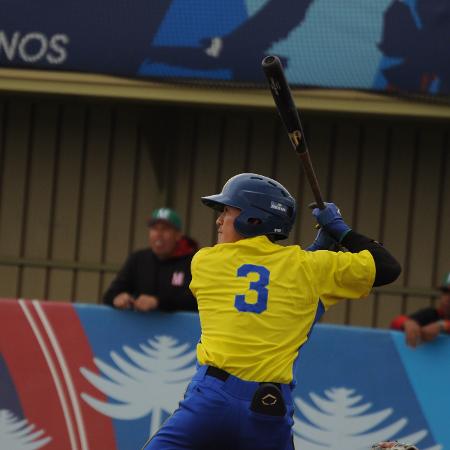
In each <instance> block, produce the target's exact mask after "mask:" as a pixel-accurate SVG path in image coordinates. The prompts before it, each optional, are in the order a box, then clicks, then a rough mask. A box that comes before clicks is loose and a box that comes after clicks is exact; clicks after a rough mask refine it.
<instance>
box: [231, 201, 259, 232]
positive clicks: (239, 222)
mask: <svg viewBox="0 0 450 450" xmlns="http://www.w3.org/2000/svg"><path fill="white" fill-rule="evenodd" d="M257 216H258V215H257V214H255V213H254V210H253V208H250V209H247V210H244V211H241V213H240V214H239V215H238V216H237V217H236V219H235V220H234V228H235V230H236V231H237V232H238V233H239V234H241V235H242V236H245V237H250V236H258V235H259V234H264V233H261V231H262V230H261V229H262V228H263V218H261V217H257Z"/></svg>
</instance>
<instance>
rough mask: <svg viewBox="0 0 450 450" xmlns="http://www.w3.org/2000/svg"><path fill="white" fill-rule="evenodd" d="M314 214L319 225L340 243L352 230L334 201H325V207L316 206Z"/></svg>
mask: <svg viewBox="0 0 450 450" xmlns="http://www.w3.org/2000/svg"><path fill="white" fill-rule="evenodd" d="M312 214H313V216H314V217H315V218H316V219H317V222H318V223H319V225H320V226H321V227H322V228H323V229H324V230H325V231H326V232H327V233H329V234H330V235H331V237H333V238H334V239H336V240H337V241H338V242H339V243H341V242H342V239H344V237H345V235H346V234H347V233H348V232H349V231H351V228H350V227H349V226H348V225H347V224H346V223H345V222H344V219H343V218H342V216H341V212H340V211H339V208H338V207H337V206H336V205H335V204H334V203H325V208H324V209H319V208H314V209H313V211H312Z"/></svg>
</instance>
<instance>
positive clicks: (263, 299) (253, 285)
mask: <svg viewBox="0 0 450 450" xmlns="http://www.w3.org/2000/svg"><path fill="white" fill-rule="evenodd" d="M250 273H257V274H258V275H259V279H258V280H257V281H250V287H249V289H250V290H251V291H256V292H257V294H258V297H257V301H256V303H247V302H246V301H245V295H243V294H237V295H236V297H235V298H234V306H235V308H236V309H237V310H238V311H242V312H252V313H257V314H260V313H262V312H263V311H265V310H266V309H267V298H268V296H269V291H268V290H267V287H266V286H267V285H268V284H269V276H270V272H269V271H268V270H267V269H266V268H265V267H264V266H255V265H254V264H244V265H242V266H241V267H239V269H238V270H237V276H238V277H246V276H247V275H248V274H250Z"/></svg>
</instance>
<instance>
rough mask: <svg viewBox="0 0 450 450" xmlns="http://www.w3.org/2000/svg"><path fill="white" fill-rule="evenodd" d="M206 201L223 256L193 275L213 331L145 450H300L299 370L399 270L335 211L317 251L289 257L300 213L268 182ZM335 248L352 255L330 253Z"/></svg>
mask: <svg viewBox="0 0 450 450" xmlns="http://www.w3.org/2000/svg"><path fill="white" fill-rule="evenodd" d="M202 201H203V203H204V204H205V205H206V206H209V207H211V208H214V209H215V210H217V211H219V213H220V215H219V217H218V219H217V221H216V224H217V230H218V243H217V245H215V246H213V247H207V248H203V249H202V250H200V251H199V252H198V253H197V254H196V255H195V256H194V258H193V260H192V266H191V269H192V281H191V285H190V288H191V290H192V292H193V293H194V295H195V297H196V298H197V302H198V307H199V313H200V322H201V328H202V333H201V338H200V341H199V343H198V345H197V360H198V370H197V373H196V374H195V375H194V377H193V379H192V381H191V383H190V384H189V386H188V388H187V391H186V394H185V397H184V400H183V401H181V402H180V405H179V408H178V409H177V410H176V411H175V412H174V414H173V415H172V416H171V417H169V418H168V420H167V421H166V422H165V423H164V425H163V426H162V428H161V429H160V430H159V431H158V432H157V433H156V434H155V435H154V436H153V437H152V438H150V440H149V441H148V442H147V443H146V445H145V446H144V449H145V450H155V449H158V450H169V449H170V450H176V449H191V450H207V449H208V450H212V449H217V450H220V449H223V450H285V449H286V450H291V449H293V448H294V445H293V439H292V430H291V428H292V424H293V413H294V406H293V402H292V397H291V391H292V389H293V387H294V384H295V380H294V379H293V373H294V366H295V363H296V361H297V359H298V358H299V357H301V355H302V352H301V347H302V346H303V345H304V344H305V343H306V342H307V340H308V338H309V336H310V333H311V331H312V328H313V326H314V324H315V323H316V322H317V321H318V320H319V319H320V317H321V316H322V314H323V313H324V312H325V311H326V310H327V309H328V308H329V307H330V306H332V305H334V304H336V303H338V302H339V301H340V300H342V299H358V298H361V297H365V296H367V295H368V294H369V292H370V290H371V288H372V286H379V285H382V284H387V283H390V282H392V281H394V280H395V279H396V278H397V277H398V275H399V273H400V266H399V264H398V263H397V261H396V260H395V259H394V258H393V257H392V256H391V255H390V254H389V253H388V252H387V251H386V250H385V249H384V248H383V247H382V245H380V244H379V243H377V242H375V241H373V240H372V239H369V238H367V237H364V236H362V235H361V234H358V233H356V232H355V231H352V230H351V229H350V227H349V226H348V225H347V224H346V223H345V222H344V220H343V219H342V217H341V214H340V212H339V209H338V208H337V207H336V206H335V205H334V204H333V203H327V204H326V208H325V209H324V210H319V209H317V208H316V209H314V210H313V215H314V216H315V217H316V219H317V221H318V223H319V224H320V226H321V227H322V229H321V232H320V233H319V235H318V237H317V239H316V241H315V242H314V243H313V245H312V246H311V247H310V248H309V250H303V249H302V248H300V246H298V245H293V246H281V245H279V244H278V241H279V240H281V239H284V238H286V237H287V236H288V235H289V232H290V231H291V229H292V226H293V224H294V221H295V216H296V201H295V199H294V198H293V197H292V195H291V194H289V192H288V191H287V190H286V189H285V188H284V187H283V186H282V185H281V184H280V183H278V182H277V181H275V180H272V179H270V178H267V177H265V176H262V175H257V174H252V173H243V174H240V175H236V176H235V177H233V178H231V179H230V180H228V181H227V183H226V184H225V185H224V187H223V190H222V192H221V193H220V194H217V195H211V196H208V197H202ZM333 240H335V241H337V242H339V243H341V244H342V245H344V246H345V247H346V248H347V249H348V250H349V252H331V251H327V250H321V249H323V248H325V247H328V246H329V245H330V243H331V242H333ZM313 250H314V251H313Z"/></svg>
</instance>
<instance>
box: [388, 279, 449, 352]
mask: <svg viewBox="0 0 450 450" xmlns="http://www.w3.org/2000/svg"><path fill="white" fill-rule="evenodd" d="M439 290H440V291H441V296H440V298H439V302H438V304H437V306H436V307H432V306H430V307H428V308H424V309H420V310H419V311H416V312H415V313H413V314H410V315H408V316H407V315H399V316H397V317H395V318H394V320H393V321H392V322H391V328H392V329H393V330H403V331H404V332H405V340H406V343H407V344H408V345H409V346H410V347H413V348H415V347H417V346H418V345H419V344H421V343H422V342H430V341H433V340H434V339H436V338H437V337H438V336H439V334H441V333H450V272H448V273H447V274H446V275H445V276H444V279H443V280H442V284H441V286H439Z"/></svg>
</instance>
